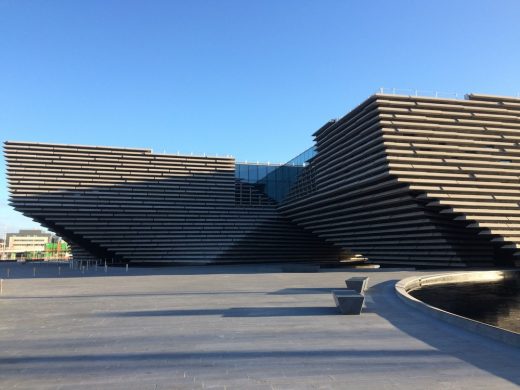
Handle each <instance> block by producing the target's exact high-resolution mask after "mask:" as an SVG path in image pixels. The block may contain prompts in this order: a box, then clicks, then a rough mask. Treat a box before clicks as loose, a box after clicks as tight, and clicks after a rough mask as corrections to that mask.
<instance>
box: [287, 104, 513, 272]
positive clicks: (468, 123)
mask: <svg viewBox="0 0 520 390" xmlns="http://www.w3.org/2000/svg"><path fill="white" fill-rule="evenodd" d="M519 135H520V99H515V98H507V97H493V96H483V95H469V98H468V99H467V100H455V99H439V98H426V97H415V96H413V97H411V96H394V95H375V96H372V97H371V98H369V99H368V100H367V101H365V102H363V103H362V104H361V105H360V106H359V107H357V108H356V109H355V110H353V111H352V112H350V113H349V114H347V115H346V116H345V117H343V118H341V119H340V120H338V121H332V122H329V123H327V124H326V125H325V126H323V127H322V128H321V129H320V130H318V131H317V132H316V133H315V138H316V146H317V150H318V154H317V156H316V157H315V158H314V160H312V162H311V164H310V166H309V167H308V168H307V170H308V171H309V172H312V174H311V175H308V176H310V177H311V179H305V178H304V177H302V180H301V182H300V183H299V184H298V185H297V186H296V187H295V189H294V191H293V193H292V194H291V196H290V197H288V198H287V199H286V201H285V203H284V204H283V205H282V206H281V208H280V209H281V211H282V212H283V213H284V215H286V216H287V217H289V218H290V219H291V220H294V221H296V222H297V223H298V224H299V225H300V226H302V227H304V228H306V229H308V230H309V231H311V232H313V233H315V234H317V235H319V236H320V237H322V238H325V239H327V240H328V241H330V242H333V243H335V244H336V245H341V246H342V247H344V248H349V249H351V250H352V251H354V252H356V253H361V254H363V255H364V256H366V257H368V258H369V259H370V260H372V261H374V262H377V263H387V264H404V263H409V264H416V265H441V266H464V265H491V264H512V263H513V262H514V257H513V255H515V254H516V247H517V244H518V243H519V242H520V241H519V240H520V224H519V223H517V222H518V219H519V218H520V216H519V215H520V208H519V207H518V201H519V200H520V180H519V178H520V176H519V173H520V170H519V167H520V165H519V164H520V147H519V144H518V141H519V139H520V138H519ZM305 187H307V188H312V191H307V192H305V191H301V189H302V188H305Z"/></svg>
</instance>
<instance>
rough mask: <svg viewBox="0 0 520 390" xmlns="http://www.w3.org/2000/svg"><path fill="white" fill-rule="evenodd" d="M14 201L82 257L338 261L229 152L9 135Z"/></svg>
mask: <svg viewBox="0 0 520 390" xmlns="http://www.w3.org/2000/svg"><path fill="white" fill-rule="evenodd" d="M4 149H5V150H4V152H5V156H6V160H7V165H8V166H7V172H8V182H9V188H10V192H11V197H10V202H11V204H12V205H13V206H14V208H15V209H16V210H18V211H21V212H22V213H23V214H25V215H26V216H28V217H30V218H33V219H34V220H35V221H37V222H39V223H41V224H42V225H43V226H45V227H47V228H49V229H50V230H52V231H54V232H56V233H57V234H59V235H60V236H62V237H63V238H65V239H66V240H67V241H69V242H70V243H71V244H72V246H73V252H74V255H75V256H76V258H84V257H96V258H106V259H115V260H116V261H149V262H177V263H200V264H203V263H231V262H241V263H243V262H253V261H326V262H330V261H337V260H338V259H339V253H340V249H338V248H335V247H333V246H332V245H331V244H327V243H325V242H324V241H323V240H321V239H319V238H317V237H315V236H313V235H311V234H310V233H308V232H306V231H304V230H303V229H302V228H300V227H297V226H296V225H295V224H293V223H291V222H290V221H288V220H287V219H286V218H285V217H282V216H281V215H280V214H279V213H278V212H277V211H276V206H275V203H274V202H273V201H272V200H270V199H269V198H267V197H266V196H265V195H264V194H263V193H261V192H259V191H257V189H256V188H255V187H254V186H251V185H250V184H248V183H242V182H237V180H236V179H235V174H234V170H235V161H234V159H233V158H224V157H192V156H176V155H163V154H153V153H152V152H151V151H150V150H147V149H127V148H124V149H123V148H109V147H90V146H77V145H50V144H35V143H25V142H6V143H5V146H4Z"/></svg>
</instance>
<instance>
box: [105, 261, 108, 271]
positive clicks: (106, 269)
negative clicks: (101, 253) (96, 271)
mask: <svg viewBox="0 0 520 390" xmlns="http://www.w3.org/2000/svg"><path fill="white" fill-rule="evenodd" d="M107 271H108V268H107V265H106V263H105V273H107Z"/></svg>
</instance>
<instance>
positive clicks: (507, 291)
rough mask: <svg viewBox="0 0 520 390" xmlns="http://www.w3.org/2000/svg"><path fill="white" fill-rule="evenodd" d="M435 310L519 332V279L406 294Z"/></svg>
mask: <svg viewBox="0 0 520 390" xmlns="http://www.w3.org/2000/svg"><path fill="white" fill-rule="evenodd" d="M409 293H410V295H412V296H413V297H415V298H417V299H419V300H421V301H423V302H425V303H427V304H429V305H431V306H435V307H437V308H439V309H443V310H446V311H448V312H450V313H454V314H458V315H460V316H463V317H467V318H471V319H473V320H477V321H480V322H485V323H486V324H490V325H494V326H498V327H500V328H503V329H507V330H511V331H513V332H518V333H520V279H518V278H517V279H513V278H510V279H506V280H502V281H498V282H471V283H446V284H441V285H432V286H423V287H421V288H420V289H418V290H413V291H410V292H409Z"/></svg>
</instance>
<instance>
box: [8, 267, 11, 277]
mask: <svg viewBox="0 0 520 390" xmlns="http://www.w3.org/2000/svg"><path fill="white" fill-rule="evenodd" d="M10 273H11V269H10V268H7V277H9V274H10Z"/></svg>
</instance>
